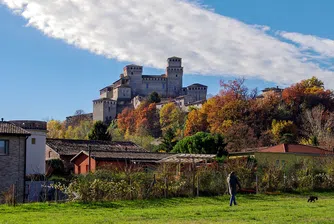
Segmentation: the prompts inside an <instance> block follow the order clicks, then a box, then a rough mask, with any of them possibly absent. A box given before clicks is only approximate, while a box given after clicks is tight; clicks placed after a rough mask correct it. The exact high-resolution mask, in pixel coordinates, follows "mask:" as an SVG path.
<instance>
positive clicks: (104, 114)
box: [93, 57, 207, 123]
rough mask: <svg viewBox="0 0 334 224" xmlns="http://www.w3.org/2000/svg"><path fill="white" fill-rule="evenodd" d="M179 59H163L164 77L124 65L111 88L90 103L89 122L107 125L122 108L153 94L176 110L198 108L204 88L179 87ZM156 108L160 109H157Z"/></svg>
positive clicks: (204, 91)
mask: <svg viewBox="0 0 334 224" xmlns="http://www.w3.org/2000/svg"><path fill="white" fill-rule="evenodd" d="M182 79H183V67H182V59H181V58H178V57H171V58H168V59H167V67H166V72H165V74H162V75H143V67H142V66H138V65H127V66H125V67H124V69H123V73H122V74H121V75H120V78H119V79H118V80H117V81H116V82H114V83H113V84H112V85H110V86H107V87H105V88H103V89H101V90H100V98H99V99H97V100H93V120H99V121H103V122H106V123H108V122H110V121H111V120H113V119H115V118H116V116H117V114H119V113H121V112H122V110H123V109H124V108H126V107H135V108H136V107H137V106H138V105H139V104H140V102H141V100H143V99H145V97H147V96H148V95H150V94H151V93H152V92H157V93H158V94H159V95H160V97H161V99H162V103H161V104H163V102H169V101H170V100H173V101H174V102H175V103H176V104H177V105H179V106H180V107H186V106H189V105H191V104H194V105H198V104H200V103H201V102H203V101H205V100H206V95H207V86H205V85H202V84H198V83H195V84H192V85H190V86H187V87H183V85H182ZM161 104H160V106H161Z"/></svg>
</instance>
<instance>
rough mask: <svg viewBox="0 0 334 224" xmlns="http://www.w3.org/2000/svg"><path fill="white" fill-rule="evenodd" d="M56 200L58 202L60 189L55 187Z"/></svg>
mask: <svg viewBox="0 0 334 224" xmlns="http://www.w3.org/2000/svg"><path fill="white" fill-rule="evenodd" d="M55 202H56V203H57V202H58V189H55Z"/></svg>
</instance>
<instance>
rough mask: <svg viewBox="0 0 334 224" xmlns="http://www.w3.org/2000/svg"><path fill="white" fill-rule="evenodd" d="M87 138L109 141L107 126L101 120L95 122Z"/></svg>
mask: <svg viewBox="0 0 334 224" xmlns="http://www.w3.org/2000/svg"><path fill="white" fill-rule="evenodd" d="M88 138H89V140H103V141H111V136H110V134H109V133H108V126H107V125H105V124H104V123H103V122H102V121H97V122H95V124H94V126H93V128H92V129H91V131H90V133H89V134H88Z"/></svg>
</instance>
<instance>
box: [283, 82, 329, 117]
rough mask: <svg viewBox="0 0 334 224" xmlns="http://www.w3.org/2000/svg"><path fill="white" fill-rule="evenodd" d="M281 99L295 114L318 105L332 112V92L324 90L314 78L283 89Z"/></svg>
mask: <svg viewBox="0 0 334 224" xmlns="http://www.w3.org/2000/svg"><path fill="white" fill-rule="evenodd" d="M282 97H283V100H284V101H285V102H286V103H287V104H288V105H289V106H290V107H291V108H292V109H293V110H294V111H295V113H300V112H301V110H304V109H311V108H313V107H315V106H318V105H320V104H322V105H323V106H325V108H326V109H329V110H334V101H333V92H332V91H331V90H326V89H325V88H324V83H323V82H322V81H321V80H319V79H317V78H316V77H314V76H313V77H312V78H310V79H306V80H302V81H301V82H299V83H296V84H294V85H292V86H290V87H289V88H286V89H284V91H283V93H282Z"/></svg>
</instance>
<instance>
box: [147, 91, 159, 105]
mask: <svg viewBox="0 0 334 224" xmlns="http://www.w3.org/2000/svg"><path fill="white" fill-rule="evenodd" d="M147 101H148V103H149V104H151V103H160V102H161V99H160V96H159V94H158V93H157V92H152V93H151V94H150V95H149V96H148V98H147Z"/></svg>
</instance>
